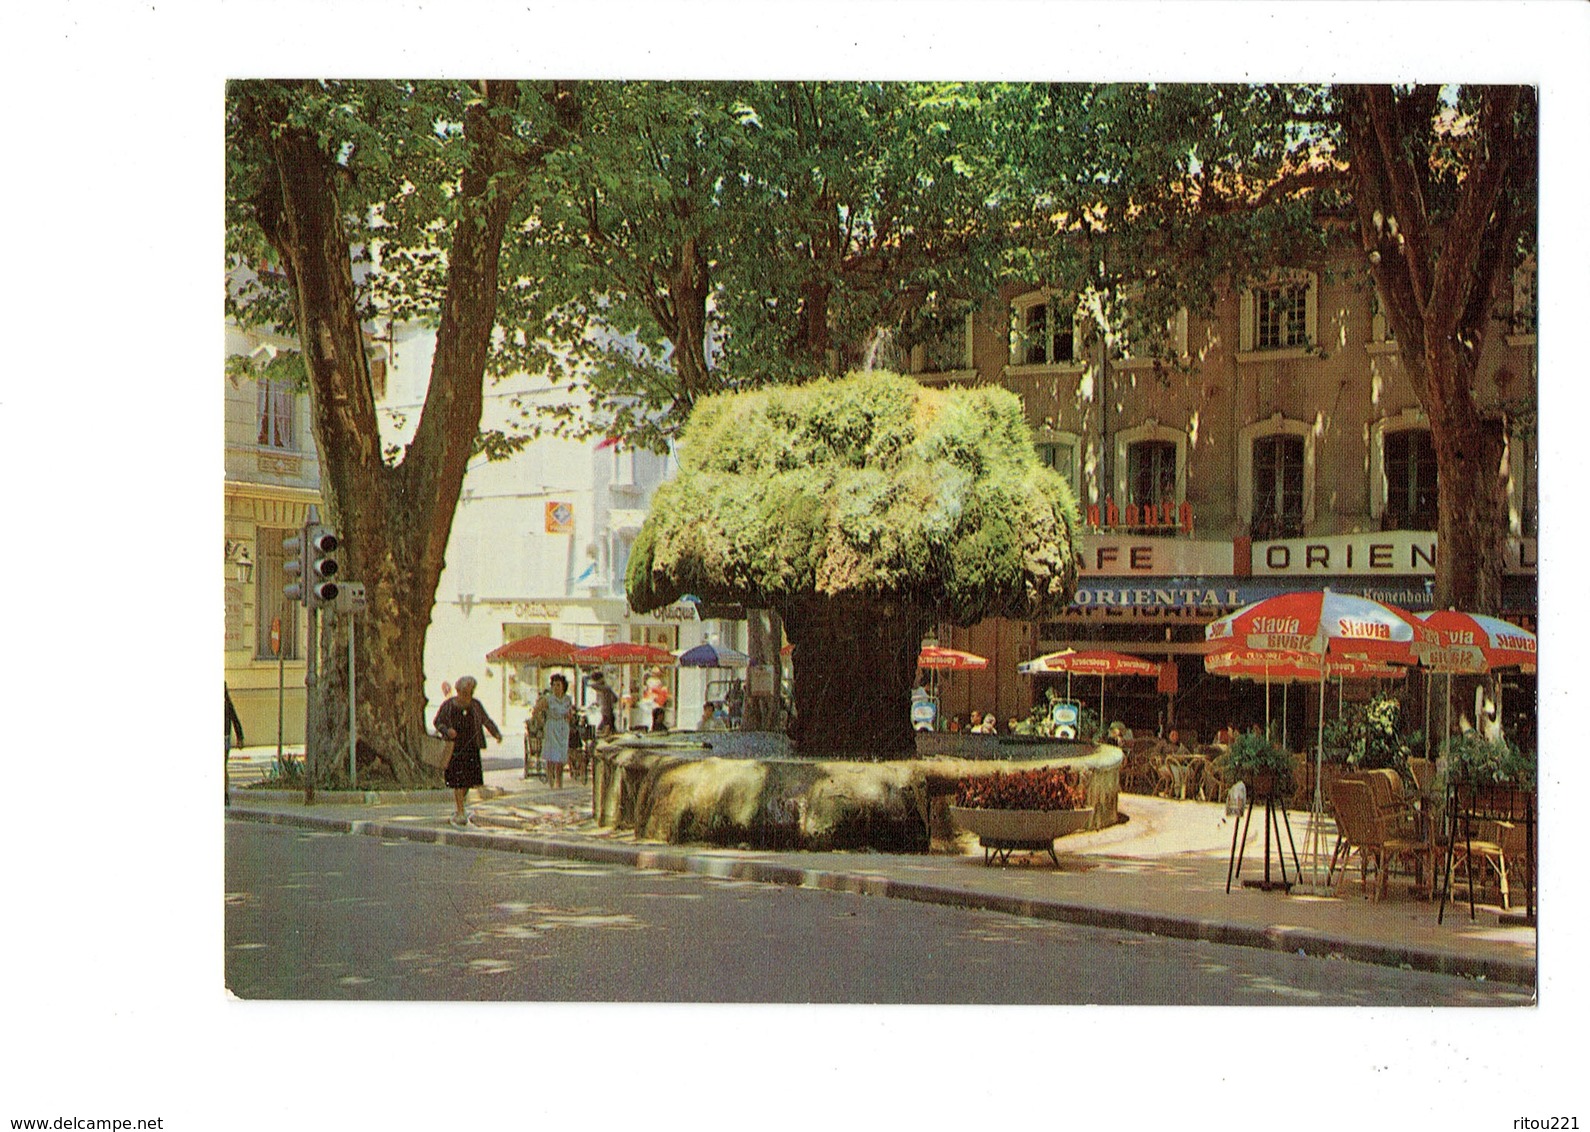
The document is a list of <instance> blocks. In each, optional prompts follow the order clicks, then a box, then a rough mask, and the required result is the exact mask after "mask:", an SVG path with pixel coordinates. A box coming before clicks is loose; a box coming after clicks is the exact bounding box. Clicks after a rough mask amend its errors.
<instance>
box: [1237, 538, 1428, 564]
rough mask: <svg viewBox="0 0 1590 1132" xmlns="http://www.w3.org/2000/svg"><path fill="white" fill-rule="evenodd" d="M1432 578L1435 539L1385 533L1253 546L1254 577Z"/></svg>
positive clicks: (1296, 539) (1264, 543) (1261, 543)
mask: <svg viewBox="0 0 1590 1132" xmlns="http://www.w3.org/2000/svg"><path fill="white" fill-rule="evenodd" d="M1365 572H1368V573H1384V574H1434V573H1435V535H1434V534H1433V533H1431V532H1429V531H1385V532H1380V533H1374V534H1360V535H1327V536H1325V537H1323V538H1289V539H1277V540H1275V541H1273V542H1255V543H1254V544H1253V573H1254V574H1255V575H1264V574H1291V575H1297V574H1352V573H1365Z"/></svg>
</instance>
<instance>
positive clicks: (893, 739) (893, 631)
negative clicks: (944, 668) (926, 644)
mask: <svg viewBox="0 0 1590 1132" xmlns="http://www.w3.org/2000/svg"><path fill="white" fill-rule="evenodd" d="M782 613H783V617H784V625H785V629H786V631H787V632H788V633H789V638H790V640H791V642H793V643H794V645H795V725H794V727H793V728H792V729H791V738H792V739H793V740H794V742H795V749H796V751H797V752H798V753H799V754H801V755H804V756H813V755H818V756H823V757H834V756H839V757H847V758H876V759H893V758H911V757H914V756H915V754H916V739H915V735H914V734H913V732H912V730H911V686H912V683H913V681H914V679H915V677H916V668H917V655H918V653H920V652H921V649H922V636H923V634H924V633H926V632H927V630H928V628H929V626H931V625H932V623H933V619H932V617H930V616H924V615H923V614H922V613H920V612H918V611H917V610H914V609H911V608H910V607H908V606H905V605H898V604H892V603H890V604H885V603H870V602H839V601H828V600H824V599H821V598H817V599H812V600H809V601H805V602H801V603H800V604H798V605H796V606H794V607H792V608H789V609H785V610H783V611H782Z"/></svg>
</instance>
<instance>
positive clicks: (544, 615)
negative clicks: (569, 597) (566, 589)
mask: <svg viewBox="0 0 1590 1132" xmlns="http://www.w3.org/2000/svg"><path fill="white" fill-rule="evenodd" d="M562 614H563V610H562V608H561V607H560V606H556V605H553V604H551V603H550V602H545V601H516V602H514V605H513V615H514V616H515V617H518V618H520V619H521V620H524V621H556V620H557V619H558V618H559V617H560V616H562Z"/></svg>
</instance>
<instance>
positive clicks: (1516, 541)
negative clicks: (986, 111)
mask: <svg viewBox="0 0 1590 1132" xmlns="http://www.w3.org/2000/svg"><path fill="white" fill-rule="evenodd" d="M1272 267H1273V269H1272V271H1271V272H1270V273H1269V274H1268V276H1267V277H1266V278H1265V282H1263V283H1262V284H1259V285H1255V286H1253V287H1248V288H1243V289H1241V290H1237V291H1233V292H1232V293H1229V294H1227V295H1225V296H1223V297H1222V298H1221V299H1220V300H1219V302H1218V303H1217V304H1216V305H1215V307H1214V309H1213V311H1212V313H1211V315H1210V316H1209V317H1205V318H1200V317H1197V316H1196V315H1191V314H1189V313H1188V312H1186V311H1183V312H1181V313H1179V314H1178V315H1177V316H1176V318H1175V319H1173V320H1172V321H1171V322H1170V323H1169V324H1168V325H1167V326H1166V327H1165V330H1164V334H1165V338H1166V341H1167V343H1168V344H1169V345H1170V348H1171V352H1172V353H1173V354H1174V355H1175V356H1176V357H1177V358H1178V359H1179V365H1178V366H1177V367H1176V369H1175V370H1174V371H1167V370H1166V369H1165V368H1163V367H1162V366H1156V364H1155V362H1154V360H1153V359H1152V358H1150V357H1147V356H1134V354H1133V351H1132V350H1131V349H1130V347H1129V346H1128V345H1127V344H1126V343H1124V342H1123V341H1122V339H1121V337H1120V336H1119V335H1114V334H1111V333H1110V332H1109V330H1108V328H1107V327H1103V326H1101V323H1100V319H1099V318H1098V317H1096V313H1095V315H1094V316H1090V314H1089V307H1090V304H1089V303H1087V302H1085V301H1082V300H1080V299H1079V297H1078V296H1076V295H1067V294H1062V293H1057V292H1054V291H1049V290H1045V289H1042V288H1025V287H1018V286H1012V287H1010V288H1008V289H1006V290H1005V291H1003V292H1002V293H1001V294H1000V295H999V297H998V301H997V302H990V303H985V304H984V305H983V306H982V308H981V309H980V310H979V311H978V312H977V313H976V314H975V315H974V316H972V317H970V318H968V320H967V322H966V324H965V326H964V327H963V328H958V331H957V333H955V334H953V335H950V336H948V338H947V340H946V341H943V342H940V343H937V344H931V345H929V346H926V347H919V348H917V349H916V350H915V351H913V352H912V355H911V357H910V359H909V368H910V369H911V370H913V371H914V372H915V374H916V376H917V378H918V380H920V381H923V382H924V383H928V384H948V383H997V384H1000V385H1003V386H1004V387H1006V388H1008V389H1010V390H1012V391H1013V392H1015V393H1016V394H1017V395H1018V396H1020V398H1021V399H1022V402H1023V404H1024V405H1025V407H1026V412H1027V419H1028V421H1029V423H1030V424H1031V426H1032V428H1033V431H1034V436H1035V439H1036V442H1037V444H1038V448H1039V452H1040V454H1041V456H1042V457H1043V458H1044V459H1045V460H1046V461H1047V462H1048V463H1049V464H1051V465H1052V466H1053V467H1054V468H1055V469H1056V470H1057V471H1059V472H1060V473H1061V474H1062V475H1063V476H1065V477H1066V478H1067V479H1068V480H1069V481H1070V482H1071V484H1072V485H1073V487H1074V488H1075V489H1076V491H1077V497H1078V499H1079V501H1080V502H1081V503H1082V506H1083V511H1084V519H1085V522H1084V530H1085V532H1086V534H1085V537H1084V539H1083V545H1082V555H1081V563H1080V565H1081V571H1082V576H1081V579H1080V582H1079V584H1078V588H1077V592H1076V595H1075V597H1074V599H1073V601H1072V603H1071V605H1070V607H1069V608H1068V609H1067V610H1066V611H1065V612H1064V613H1063V614H1062V615H1060V616H1059V617H1057V618H1055V619H1053V620H1051V621H1047V622H1044V623H1041V624H1038V623H1031V624H1029V623H1014V622H989V623H985V624H983V625H979V626H975V627H973V628H972V629H969V630H960V629H953V628H949V627H945V628H944V629H943V631H942V632H941V638H942V640H943V642H944V643H948V644H952V645H954V646H956V647H963V648H967V649H970V650H971V651H973V652H978V653H981V654H983V655H986V656H988V657H990V659H991V661H992V663H991V664H990V665H989V667H988V668H987V669H986V670H983V671H980V672H973V673H969V674H965V675H956V676H954V677H948V678H946V679H945V681H944V682H943V689H942V690H943V695H944V711H945V713H946V715H947V716H949V715H965V714H966V713H968V712H969V711H971V710H981V711H988V710H994V711H996V712H998V714H999V718H1000V719H1001V721H1003V720H1005V719H1008V718H1010V717H1024V716H1025V715H1026V714H1027V711H1028V709H1029V708H1030V706H1031V704H1032V702H1033V698H1034V695H1035V694H1041V690H1040V689H1035V688H1034V687H1033V683H1032V681H1031V680H1030V679H1029V678H1028V677H1024V676H1018V675H1016V674H1015V666H1016V664H1017V663H1019V662H1020V661H1021V660H1023V659H1026V658H1027V657H1030V656H1034V655H1039V654H1042V653H1046V652H1049V651H1052V650H1056V649H1062V648H1066V647H1075V648H1079V649H1080V648H1112V649H1117V650H1120V651H1124V652H1130V653H1134V654H1137V655H1141V656H1145V657H1150V658H1155V659H1162V660H1173V661H1175V662H1176V675H1175V677H1174V679H1171V680H1168V681H1167V683H1168V684H1170V685H1174V686H1175V689H1176V690H1175V691H1174V692H1172V691H1169V690H1168V689H1161V688H1156V687H1155V686H1154V682H1153V681H1151V680H1122V681H1118V682H1117V684H1118V687H1111V688H1110V689H1109V692H1110V693H1112V694H1111V695H1110V696H1109V699H1108V700H1107V702H1109V703H1112V704H1114V705H1117V706H1118V710H1117V707H1111V708H1110V709H1109V714H1110V716H1111V717H1112V718H1119V717H1125V721H1126V722H1128V723H1130V724H1131V725H1132V726H1133V727H1134V728H1135V729H1138V730H1142V729H1145V728H1146V729H1148V730H1150V731H1152V730H1154V729H1156V728H1166V729H1168V726H1170V725H1175V724H1176V723H1180V724H1181V726H1180V730H1181V731H1182V732H1183V733H1184V734H1186V733H1188V732H1198V731H1212V730H1213V729H1215V728H1218V727H1219V726H1220V724H1221V723H1223V722H1224V721H1225V720H1224V718H1223V717H1225V716H1228V715H1231V716H1235V717H1238V718H1241V717H1243V716H1244V715H1245V716H1247V717H1248V718H1251V710H1252V704H1251V703H1250V702H1249V701H1251V699H1252V698H1253V697H1254V696H1255V695H1258V696H1259V697H1261V698H1262V691H1256V690H1255V689H1253V688H1252V687H1251V686H1242V687H1233V686H1232V685H1231V684H1230V683H1229V682H1228V681H1226V680H1225V679H1224V678H1220V677H1210V676H1207V675H1206V674H1205V673H1204V671H1203V667H1202V658H1201V652H1202V640H1203V627H1204V625H1205V624H1207V623H1208V621H1209V620H1211V619H1212V618H1214V617H1215V616H1218V615H1220V614H1221V613H1224V612H1227V611H1229V610H1230V609H1232V608H1235V607H1237V606H1240V605H1243V604H1246V603H1248V602H1250V601H1255V600H1258V599H1260V598H1263V597H1266V596H1269V595H1271V594H1274V593H1279V592H1283V591H1285V590H1288V589H1313V588H1320V587H1326V586H1328V587H1330V588H1332V589H1335V590H1339V591H1342V592H1351V593H1359V594H1365V595H1367V596H1370V597H1375V598H1378V599H1381V600H1385V601H1389V602H1392V603H1394V604H1397V605H1400V606H1402V607H1404V608H1407V609H1409V610H1413V611H1422V610H1425V609H1429V608H1430V590H1431V585H1432V581H1433V574H1434V568H1435V558H1436V555H1437V553H1438V552H1439V548H1438V547H1437V545H1436V535H1435V528H1436V510H1435V508H1436V485H1437V477H1436V466H1435V455H1434V450H1433V448H1432V446H1431V443H1430V432H1429V425H1428V421H1427V420H1426V419H1425V417H1424V414H1423V412H1422V410H1421V409H1420V405H1419V401H1418V398H1417V397H1416V395H1415V394H1414V391H1413V388H1412V386H1411V384H1410V382H1409V381H1408V378H1407V376H1406V374H1405V373H1404V372H1403V367H1402V363H1401V360H1400V358H1399V356H1398V354H1397V345H1396V342H1395V341H1394V340H1393V338H1392V336H1391V333H1390V330H1389V328H1388V327H1387V325H1386V321H1385V319H1384V318H1383V317H1382V316H1381V314H1380V310H1379V303H1378V301H1377V297H1376V295H1375V290H1374V286H1373V283H1372V282H1371V281H1370V280H1369V279H1368V277H1367V276H1366V275H1365V274H1364V273H1363V272H1361V271H1357V270H1355V269H1354V268H1353V266H1352V262H1351V259H1350V256H1349V255H1348V254H1347V253H1345V252H1344V253H1343V254H1342V255H1341V256H1340V257H1339V258H1338V259H1335V260H1330V261H1326V262H1319V263H1309V264H1276V265H1272ZM1091 306H1092V309H1093V310H1094V311H1095V312H1096V311H1097V306H1096V305H1091ZM1496 314H1497V318H1498V319H1499V320H1501V325H1499V327H1498V330H1497V332H1495V333H1493V334H1491V335H1490V336H1489V338H1488V339H1487V341H1486V344H1485V351H1484V355H1483V357H1482V358H1481V361H1480V365H1479V369H1478V380H1477V382H1476V390H1475V392H1476V397H1477V400H1478V401H1479V403H1480V405H1481V406H1482V410H1483V411H1486V412H1488V413H1491V414H1494V415H1495V416H1496V417H1497V418H1498V419H1500V420H1502V421H1503V422H1505V425H1506V427H1507V430H1508V441H1509V451H1508V468H1509V474H1510V499H1511V508H1510V510H1511V516H1510V525H1509V529H1508V531H1507V532H1506V536H1507V539H1508V546H1509V559H1508V576H1507V579H1506V606H1507V608H1506V609H1505V611H1504V613H1505V614H1506V615H1507V616H1509V617H1510V618H1512V619H1514V620H1517V621H1520V622H1522V623H1524V624H1528V625H1532V624H1533V618H1534V614H1535V578H1534V574H1535V536H1536V523H1537V507H1538V504H1537V497H1538V496H1537V484H1536V471H1535V469H1536V448H1535V444H1536V440H1535V425H1534V403H1535V391H1536V363H1535V357H1536V355H1535V341H1536V339H1535V322H1534V300H1533V284H1532V272H1529V271H1526V272H1523V273H1520V275H1519V276H1518V278H1517V279H1516V280H1515V286H1514V288H1513V293H1512V295H1510V296H1504V297H1503V299H1502V301H1501V302H1500V303H1499V304H1498V309H1497V312H1496ZM1145 353H1146V352H1145ZM1062 679H1063V678H1062ZM1525 683H1527V684H1528V687H1527V688H1526V689H1522V690H1523V691H1524V692H1525V693H1526V694H1524V695H1518V694H1514V695H1513V696H1512V697H1511V698H1512V702H1513V703H1514V704H1520V705H1522V704H1525V703H1526V702H1527V703H1529V704H1532V703H1533V698H1534V697H1533V694H1532V693H1533V682H1532V680H1529V681H1526V682H1525ZM1095 684H1096V682H1095ZM1073 691H1074V694H1079V693H1080V690H1078V689H1074V690H1073ZM1093 694H1096V692H1095V693H1093ZM1346 694H1347V695H1348V696H1349V697H1350V696H1351V695H1352V694H1354V690H1353V689H1349V690H1348V691H1347V693H1346ZM1359 694H1367V692H1366V691H1365V690H1363V689H1359ZM1079 698H1084V699H1085V697H1080V695H1079ZM1193 704H1196V705H1197V707H1196V708H1193V707H1191V706H1190V705H1193ZM1178 708H1179V709H1180V710H1178ZM1305 721H1306V715H1304V714H1303V713H1299V715H1298V717H1297V720H1296V721H1295V723H1294V724H1293V729H1294V730H1300V729H1301V728H1302V727H1303V726H1304V724H1305Z"/></svg>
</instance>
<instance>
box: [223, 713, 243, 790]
mask: <svg viewBox="0 0 1590 1132" xmlns="http://www.w3.org/2000/svg"><path fill="white" fill-rule="evenodd" d="M221 690H222V691H224V692H225V693H226V758H225V759H223V760H222V762H221V791H222V794H223V796H224V797H225V799H226V804H227V805H228V806H230V805H231V804H232V735H233V733H234V732H235V733H236V734H237V745H238V746H239V747H241V746H243V744H244V740H243V721H242V720H241V719H239V718H238V717H237V708H235V707H233V706H232V689H231V688H228V687H227V686H226V685H225V684H222V685H221Z"/></svg>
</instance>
